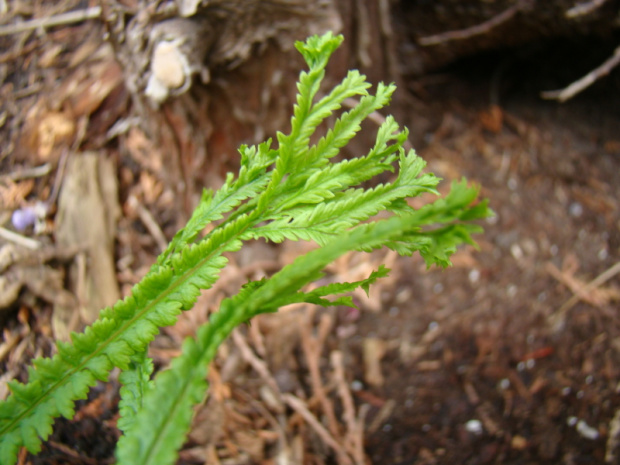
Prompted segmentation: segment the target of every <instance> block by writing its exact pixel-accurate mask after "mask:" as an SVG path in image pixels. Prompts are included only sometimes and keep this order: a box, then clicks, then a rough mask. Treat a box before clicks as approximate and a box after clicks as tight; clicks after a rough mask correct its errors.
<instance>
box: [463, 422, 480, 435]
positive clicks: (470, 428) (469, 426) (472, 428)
mask: <svg viewBox="0 0 620 465" xmlns="http://www.w3.org/2000/svg"><path fill="white" fill-rule="evenodd" d="M465 429H466V430H467V432H469V433H472V434H475V435H476V436H480V435H481V434H482V433H483V432H484V429H483V428H482V422H481V421H480V420H476V419H473V420H469V421H468V422H467V423H465Z"/></svg>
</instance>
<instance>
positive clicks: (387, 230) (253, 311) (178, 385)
mask: <svg viewBox="0 0 620 465" xmlns="http://www.w3.org/2000/svg"><path fill="white" fill-rule="evenodd" d="M417 229H418V225H417V223H416V222H415V221H413V218H412V217H410V216H409V217H407V216H403V217H394V218H392V219H389V220H383V221H381V222H377V223H373V224H365V225H361V226H358V227H357V228H355V229H354V230H352V231H349V232H348V233H345V234H344V235H341V236H340V237H338V238H337V239H336V240H334V241H332V242H330V243H329V244H328V245H326V246H324V247H322V248H320V249H316V250H313V251H312V252H309V253H308V254H306V255H304V256H302V257H299V258H297V259H296V260H295V261H294V262H293V263H292V264H290V265H287V266H286V267H284V268H283V269H282V270H281V271H279V272H278V273H276V274H275V275H274V276H272V277H271V278H269V279H268V280H266V281H264V282H261V283H259V284H258V285H254V286H251V287H246V288H245V289H244V290H243V291H242V292H241V293H240V294H239V295H238V296H236V297H234V298H232V299H226V300H225V301H223V302H222V304H221V307H220V310H219V311H218V312H217V313H215V314H214V315H213V316H212V318H211V320H210V322H209V323H207V324H206V325H205V326H203V327H201V328H200V329H199V331H198V335H197V338H196V339H192V338H189V339H188V340H186V341H185V343H184V344H183V353H182V355H181V356H180V357H178V358H177V359H175V360H174V361H173V362H172V366H171V368H170V369H169V370H165V371H164V372H162V373H160V374H159V375H158V376H157V378H156V384H157V386H158V389H157V390H156V391H152V392H151V393H149V394H147V396H146V398H145V407H144V409H143V410H142V411H141V412H140V413H139V414H138V416H137V417H136V421H135V424H134V426H133V427H132V428H131V429H130V431H129V432H128V434H127V435H126V437H124V438H123V439H122V440H121V441H120V443H119V448H118V453H117V458H118V460H119V464H127V465H129V464H132V465H138V464H140V465H147V464H149V465H155V464H170V463H173V462H174V460H175V459H176V450H178V449H179V448H180V446H181V445H182V443H183V441H184V439H185V436H186V434H187V431H188V429H189V426H190V423H191V412H192V407H193V406H194V405H196V404H197V403H198V402H200V401H201V400H202V398H203V397H204V393H205V389H206V381H205V377H206V373H207V369H208V364H209V363H210V361H211V360H212V359H213V357H214V356H215V352H216V349H217V347H218V345H219V344H220V343H221V342H222V341H223V340H224V339H225V338H226V337H228V335H229V334H230V332H231V331H232V330H233V329H234V328H235V327H236V326H238V325H239V324H241V323H243V322H244V321H246V320H248V319H249V318H251V317H252V316H255V315H257V314H259V313H264V312H270V311H273V310H274V309H276V308H277V307H278V306H279V305H283V304H287V303H293V302H299V301H312V302H319V303H321V304H326V305H328V304H329V301H326V300H325V299H322V297H323V296H325V295H328V294H331V293H340V292H350V291H351V290H353V289H354V288H355V287H357V286H360V285H361V286H365V287H367V286H368V285H369V284H370V283H371V282H374V281H375V280H376V279H377V278H379V277H380V276H384V275H385V273H386V270H385V269H384V268H381V269H380V270H379V271H377V272H375V273H373V274H372V275H371V276H370V277H369V278H368V279H367V280H364V281H361V282H358V283H341V284H331V285H328V286H324V287H322V288H319V289H316V290H315V291H313V292H308V293H299V291H300V289H301V288H302V287H303V286H305V285H306V284H308V283H310V282H312V281H314V280H315V279H317V278H318V277H319V276H320V274H321V270H322V269H323V268H324V267H325V266H327V265H328V264H329V263H331V262H332V261H334V260H335V259H336V258H338V257H339V256H341V255H343V254H344V253H346V252H348V251H351V250H356V249H358V248H360V247H368V246H370V247H373V248H379V247H381V246H383V245H385V244H386V243H389V242H392V241H395V240H399V239H403V238H404V237H405V236H406V235H407V233H408V232H411V231H412V230H417ZM342 302H345V300H343V301H342ZM171 392H174V393H175V396H170V394H169V393H171Z"/></svg>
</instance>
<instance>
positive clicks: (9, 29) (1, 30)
mask: <svg viewBox="0 0 620 465" xmlns="http://www.w3.org/2000/svg"><path fill="white" fill-rule="evenodd" d="M100 16H101V7H100V6H93V7H90V8H85V9H83V10H75V11H69V12H67V13H61V14H59V15H54V16H48V17H47V18H37V19H31V20H30V21H24V22H23V23H17V24H7V25H5V26H0V36H6V35H10V34H18V33H20V32H25V31H32V30H33V29H40V28H46V27H54V26H63V25H65V24H73V23H79V22H80V21H86V20H87V19H96V18H99V17H100Z"/></svg>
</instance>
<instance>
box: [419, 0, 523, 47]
mask: <svg viewBox="0 0 620 465" xmlns="http://www.w3.org/2000/svg"><path fill="white" fill-rule="evenodd" d="M532 4H533V0H520V1H519V2H517V3H515V4H514V5H512V6H511V7H510V8H508V9H507V10H504V11H503V12H501V13H500V14H498V15H496V16H493V17H492V18H491V19H488V20H487V21H485V22H483V23H480V24H477V25H475V26H472V27H468V28H466V29H459V30H457V31H448V32H443V33H441V34H436V35H434V36H427V37H421V38H420V39H418V43H419V44H420V45H423V46H425V47H427V46H429V45H439V44H441V43H444V42H449V41H451V40H463V39H469V38H470V37H474V36H478V35H481V34H485V33H487V32H489V31H490V30H491V29H493V28H495V27H497V26H499V25H500V24H503V23H505V22H506V21H508V20H509V19H511V18H512V17H513V16H515V15H516V14H517V13H519V12H520V11H525V10H528V9H531V7H532Z"/></svg>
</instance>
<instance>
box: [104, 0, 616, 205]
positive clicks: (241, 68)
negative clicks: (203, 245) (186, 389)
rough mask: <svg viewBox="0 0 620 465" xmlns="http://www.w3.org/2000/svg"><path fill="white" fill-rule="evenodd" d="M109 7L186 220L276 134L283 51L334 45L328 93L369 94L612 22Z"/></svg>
mask: <svg viewBox="0 0 620 465" xmlns="http://www.w3.org/2000/svg"><path fill="white" fill-rule="evenodd" d="M121 3H123V4H124V3H127V4H129V3H131V2H128V1H124V2H120V0H104V16H105V20H106V24H107V27H108V31H109V35H110V38H111V40H112V42H113V43H114V45H115V49H116V54H117V57H118V60H119V62H120V63H121V65H122V66H123V68H124V73H125V80H126V83H127V87H128V89H129V90H130V92H131V94H132V96H133V102H134V109H135V112H136V113H137V114H138V115H139V116H140V118H141V121H142V126H143V129H144V130H145V131H146V133H147V134H148V137H149V138H150V140H151V142H152V144H153V148H154V149H155V151H156V152H157V153H158V154H159V155H157V156H160V157H161V158H162V162H163V163H164V164H165V166H166V168H167V169H166V173H168V175H169V179H170V183H172V182H173V181H174V182H175V183H176V184H175V186H174V189H175V191H176V194H177V195H176V198H177V201H178V202H179V205H178V206H179V211H183V212H185V213H186V215H189V213H190V212H191V210H192V208H193V206H194V204H195V202H196V201H197V198H198V196H199V193H200V190H201V189H200V188H201V187H202V186H204V185H205V184H207V185H216V186H217V184H218V183H219V182H221V180H222V179H223V176H224V174H225V172H226V171H229V170H231V169H234V168H235V167H236V161H235V160H237V157H236V148H237V146H238V145H239V144H240V143H250V144H251V143H256V142H260V141H262V140H264V139H265V138H266V137H269V136H273V135H274V134H275V132H276V131H278V130H281V131H285V130H287V127H288V121H289V118H290V114H291V111H292V106H293V103H294V102H293V100H294V95H295V83H296V80H297V75H298V73H299V71H300V69H301V68H302V66H303V63H302V61H301V58H300V56H299V54H298V53H297V52H295V51H294V49H293V44H294V41H295V40H303V39H305V38H306V37H307V36H308V35H311V34H315V33H322V32H325V31H327V30H332V31H334V32H339V33H342V34H344V36H345V43H344V45H343V47H342V49H341V50H339V51H338V52H337V55H336V56H335V58H334V59H333V60H332V63H331V65H330V67H329V75H328V76H327V81H330V83H331V84H333V83H334V82H336V80H339V79H340V78H341V77H342V76H343V75H344V73H345V72H346V70H347V69H349V68H358V69H360V70H361V71H362V72H364V73H365V74H367V76H368V77H369V79H370V80H371V82H377V81H380V80H384V81H393V82H396V83H397V84H401V82H400V81H401V80H402V78H403V76H406V75H420V74H423V73H426V72H429V71H432V70H435V69H437V68H439V67H441V66H444V65H446V64H448V63H451V62H453V61H454V60H457V59H459V58H462V57H466V56H469V55H472V54H476V53H479V52H482V51H487V50H497V49H501V48H505V47H514V46H518V45H521V44H524V43H527V42H534V41H537V40H540V39H542V38H545V37H566V36H568V37H577V38H578V37H580V36H583V35H586V34H595V35H598V36H606V37H610V36H611V35H612V34H613V33H614V32H615V33H617V26H616V24H617V23H616V22H615V18H617V17H618V11H619V10H620V0H607V1H606V2H605V1H603V2H601V0H598V2H596V5H593V6H592V9H591V11H589V12H587V11H586V12H584V11H580V13H581V14H579V15H577V16H574V17H569V16H570V15H569V16H567V12H571V11H574V10H571V8H572V7H574V2H573V0H552V1H542V0H540V1H536V0H496V1H491V0H478V1H471V2H461V1H459V0H434V1H427V0H419V1H405V0H402V1H390V0H320V1H310V2H308V1H303V0H271V1H265V0H212V1H206V0H202V1H201V0H176V1H175V2H172V1H163V0H159V1H156V2H153V1H146V0H140V1H138V2H137V3H135V5H136V6H135V7H134V8H133V9H132V8H130V7H126V6H124V5H122V4H121ZM587 3H593V4H594V2H587ZM586 6H587V5H586ZM584 8H585V7H584ZM433 36H434V37H433ZM328 85H329V84H328ZM411 99H412V97H411V96H409V95H407V92H406V91H405V87H404V86H402V85H399V91H398V94H397V96H396V98H395V100H394V103H393V105H392V106H391V108H390V111H391V112H392V113H394V114H395V115H396V117H397V118H399V117H401V116H403V113H404V111H405V110H406V109H407V108H408V107H410V106H411V103H412V100H411ZM418 108H419V107H418ZM408 113H411V112H410V111H408ZM362 139H363V137H362ZM178 179H183V182H182V183H178V182H176V180H178Z"/></svg>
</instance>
